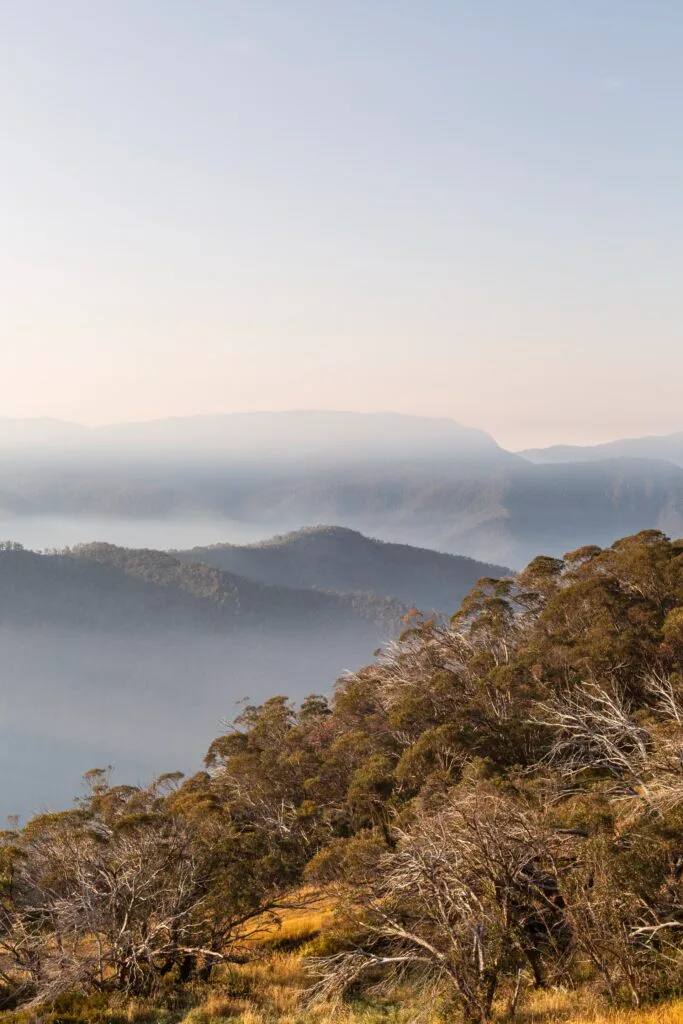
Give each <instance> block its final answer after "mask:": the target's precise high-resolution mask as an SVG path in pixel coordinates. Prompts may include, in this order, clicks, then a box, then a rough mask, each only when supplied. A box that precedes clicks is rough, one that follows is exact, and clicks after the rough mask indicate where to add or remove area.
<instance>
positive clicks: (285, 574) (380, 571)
mask: <svg viewBox="0 0 683 1024" xmlns="http://www.w3.org/2000/svg"><path fill="white" fill-rule="evenodd" d="M174 554H175V555H176V557H178V558H179V559H181V560H183V561H186V560H192V561H199V562H204V563H208V564H210V565H214V566H217V567H218V568H219V569H223V570H227V571H229V572H233V573H237V574H238V575H240V576H245V577H248V578H249V579H250V580H254V581H256V582H258V583H262V584H270V585H273V584H276V585H278V586H289V587H296V588H311V587H313V588H318V589H323V590H332V591H336V592H339V593H354V592H355V591H372V592H374V593H375V594H378V595H381V596H383V597H392V598H396V599H398V600H399V601H401V602H402V603H404V604H408V605H416V606H417V607H419V608H420V609H421V610H423V611H431V610H441V611H453V610H454V609H455V608H457V607H458V605H459V604H460V601H461V600H462V598H463V597H464V596H465V594H466V593H467V592H468V591H469V590H470V589H471V588H472V586H473V585H474V583H475V582H476V581H477V579H479V578H480V577H481V576H505V575H508V574H509V573H510V570H509V569H506V568H505V567H503V566H500V565H490V564H486V563H483V562H477V561H475V560H474V559H472V558H464V557H462V556H458V555H448V554H443V553H441V552H438V551H430V550H428V549H426V548H417V547H411V546H409V545H407V544H391V543H387V542H385V541H379V540H373V539H370V538H368V537H365V536H363V534H361V533H359V532H358V531H357V530H349V529H346V528H344V527H339V526H317V527H312V528H311V527H309V528H306V529H302V530H296V531H294V532H292V533H288V534H285V535H284V536H278V537H273V538H272V539H271V540H267V541H262V542H261V543H258V544H246V545H236V544H213V545H211V546H209V547H197V548H193V549H192V550H190V551H182V552H174Z"/></svg>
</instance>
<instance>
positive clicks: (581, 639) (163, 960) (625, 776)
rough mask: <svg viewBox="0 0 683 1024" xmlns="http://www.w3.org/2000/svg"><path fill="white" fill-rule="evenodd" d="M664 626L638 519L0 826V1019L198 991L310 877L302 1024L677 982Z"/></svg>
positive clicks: (304, 896)
mask: <svg viewBox="0 0 683 1024" xmlns="http://www.w3.org/2000/svg"><path fill="white" fill-rule="evenodd" d="M174 571H175V570H174ZM682 615H683V543H680V542H671V541H669V540H668V539H667V538H666V537H664V536H663V535H662V534H661V533H658V532H657V531H647V532H645V533H642V534H639V535H636V536H634V537H629V538H625V539H623V540H621V541H618V542H617V543H616V544H614V545H613V546H612V547H611V548H609V549H607V550H600V549H599V548H596V547H584V548H581V549H579V550H577V551H575V552H572V553H570V554H569V555H567V556H566V557H565V558H564V559H550V558H537V559H535V560H534V561H533V562H532V563H531V564H530V565H529V566H528V567H527V568H526V569H525V570H524V571H523V572H522V573H520V574H519V575H517V576H516V577H511V578H506V579H503V580H496V579H489V578H485V579H482V580H480V581H479V583H478V584H477V586H476V587H475V588H474V589H473V590H472V591H471V593H470V594H469V595H468V597H467V598H466V599H465V601H464V602H463V604H462V606H461V608H460V609H459V611H458V612H457V613H456V614H455V615H454V616H453V618H452V620H451V621H450V622H448V623H444V622H442V621H438V620H435V619H431V618H430V619H426V618H423V617H421V616H420V615H413V616H411V617H409V619H408V620H407V621H406V624H405V626H406V628H405V630H404V632H403V634H402V635H401V636H400V638H399V639H398V640H397V641H396V642H395V643H393V644H391V645H389V646H388V647H386V648H385V649H384V650H383V651H381V652H380V653H379V655H378V658H377V660H376V662H375V663H374V664H371V665H369V666H367V667H366V668H364V669H362V670H361V671H359V672H357V673H354V674H350V675H348V676H346V677H345V678H343V679H342V680H341V681H340V682H339V684H338V686H337V688H336V691H335V693H334V695H333V698H332V699H331V701H328V700H327V699H326V698H324V697H322V696H318V695H313V696H311V697H309V698H308V699H307V700H306V701H304V702H303V704H302V705H301V706H300V707H299V708H296V707H294V706H293V705H292V704H291V703H290V702H289V701H288V700H287V698H286V697H284V696H275V697H272V698H271V699H270V700H268V701H266V702H265V703H264V704H262V705H260V706H253V707H247V708H246V709H245V710H244V711H243V713H242V715H241V716H240V718H239V719H237V721H236V722H235V723H234V726H233V727H232V728H231V729H230V730H229V731H228V732H227V733H226V734H225V735H223V736H220V737H219V738H217V739H216V740H215V741H214V742H213V743H212V745H211V747H210V748H209V751H208V753H207V758H206V765H205V771H202V772H200V773H198V774H197V775H195V776H194V777H192V778H190V779H187V780H181V779H180V778H178V777H176V776H167V777H164V778H162V779H159V780H157V781H156V782H155V783H153V784H152V785H150V786H148V787H146V788H143V789H140V788H134V787H111V786H110V785H109V783H108V780H107V777H106V774H103V773H97V772H96V773H94V774H93V775H92V776H91V778H90V782H91V792H90V794H89V796H88V797H87V799H85V800H83V801H81V803H80V804H79V805H78V807H77V808H76V809H75V810H73V811H70V812H65V813H63V814H60V815H50V816H42V817H39V818H37V819H34V820H33V821H31V822H29V823H28V824H27V825H26V826H25V827H24V828H23V829H22V830H16V829H15V830H12V831H10V832H8V833H6V834H5V835H4V837H3V840H2V845H1V847H0V857H1V863H0V870H1V878H2V906H1V915H0V972H1V973H0V979H1V980H2V983H3V985H4V998H5V1004H6V1005H7V1006H8V1007H10V1006H14V1005H19V1004H22V1003H23V1004H26V1003H28V1004H29V1005H33V1004H35V1003H36V1002H37V1001H43V1002H44V1001H46V1000H47V1001H50V1000H52V1001H54V1000H55V999H57V998H59V997H60V993H62V994H63V993H66V992H67V991H69V990H74V989H76V990H79V991H81V992H82V993H84V994H85V995H87V994H89V993H90V994H92V993H96V992H103V993H109V994H111V993H116V992H118V993H121V992H125V993H128V994H129V995H138V996H140V995H142V996H146V997H147V996H150V995H151V994H154V993H161V992H163V991H164V989H165V986H167V985H169V984H170V985H172V986H175V987H176V988H178V987H182V986H184V985H189V984H197V983H200V982H201V983H204V982H206V981H207V980H208V979H210V978H211V977H214V978H216V977H218V976H219V972H220V971H221V970H223V969H225V965H226V964H228V963H237V962H243V961H247V962H251V961H253V960H254V958H257V959H258V957H259V956H262V955H263V952H264V949H265V948H268V949H269V950H271V951H272V950H273V949H275V948H277V939H273V935H274V934H275V935H276V934H277V933H276V932H275V933H274V932H273V927H274V925H275V924H276V923H277V921H278V919H279V917H280V916H281V915H282V914H283V913H284V912H285V911H286V909H287V908H288V907H293V906H297V905H298V906H302V905H305V904H307V903H308V902H310V901H314V900H315V899H316V892H315V887H316V886H317V887H320V888H322V887H324V889H325V891H326V893H327V898H328V899H329V900H333V902H334V906H335V925H334V927H333V928H331V929H330V928H326V929H325V936H324V937H323V936H321V937H320V940H316V941H314V942H313V944H312V945H311V934H310V931H307V929H306V928H303V929H302V930H301V931H300V932H299V933H297V932H296V930H294V932H293V933H292V936H291V944H293V945H296V944H297V943H299V942H300V943H301V944H306V943H308V944H309V949H308V954H309V956H308V971H309V977H308V983H307V984H308V997H309V999H310V1000H312V1003H311V1006H312V1009H311V1011H310V1012H311V1013H314V1014H315V1013H318V1012H319V1009H316V1005H317V1004H319V1003H320V1002H321V1001H322V1002H326V1001H327V1002H329V1001H330V1000H333V1001H334V1000H337V1001H339V1000H343V999H345V998H355V999H358V998H360V997H368V996H370V997H372V998H378V999H383V998H386V997H387V995H388V994H390V993H391V992H396V991H399V990H401V987H402V986H409V990H410V991H411V992H413V993H417V992H420V991H422V992H428V993H430V994H431V997H433V998H434V999H435V1000H437V1002H438V1003H439V1005H441V1006H442V1007H443V1013H444V1014H446V1015H448V1014H449V1013H451V1014H455V1013H457V1014H464V1016H465V1017H466V1018H467V1019H469V1020H471V1021H477V1022H485V1021H489V1020H491V1019H493V1017H494V1016H495V1015H496V1013H499V1012H500V1005H501V1000H503V1002H504V1003H505V1005H506V1006H507V1010H506V1012H508V1013H509V1014H510V1015H513V1014H514V1013H515V1012H517V1011H518V1010H519V1005H520V1000H522V999H523V997H524V996H525V994H526V993H527V992H528V990H529V988H530V987H531V986H536V987H537V988H538V989H544V988H546V987H548V986H557V985H561V986H563V987H564V988H567V989H571V988H572V987H574V986H580V985H582V984H584V983H586V982H589V983H590V984H591V985H593V986H595V987H597V989H599V990H600V991H602V992H603V993H604V994H605V995H606V996H607V997H608V998H609V999H610V1000H611V1001H612V1002H614V1003H619V1002H627V1003H631V1004H632V1005H634V1006H638V1005H639V1004H640V1003H641V1002H643V1001H647V1000H651V999H653V998H662V997H663V996H665V995H666V994H668V993H669V994H670V993H673V992H675V991H676V990H677V987H678V986H679V985H680V977H681V971H682V969H683V838H682V837H683V827H682V826H683V758H682V756H681V750H682V749H683V630H682V629H681V617H682ZM304 883H306V886H307V887H308V888H302V885H303V884H304ZM264 935H270V936H271V938H270V939H269V942H268V943H267V944H266V946H264V944H263V943H262V942H261V938H262V937H263V936H264ZM323 938H324V941H323ZM288 948H289V947H288ZM246 969H247V968H246V967H245V968H243V970H246ZM290 1010H291V1007H290V1008H289V1009H288V1012H290ZM339 1012H341V1011H339Z"/></svg>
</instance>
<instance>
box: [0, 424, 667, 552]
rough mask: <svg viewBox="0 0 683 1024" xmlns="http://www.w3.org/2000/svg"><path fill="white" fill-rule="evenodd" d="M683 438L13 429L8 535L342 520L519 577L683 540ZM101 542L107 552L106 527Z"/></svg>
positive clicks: (274, 527) (5, 492) (362, 428)
mask: <svg viewBox="0 0 683 1024" xmlns="http://www.w3.org/2000/svg"><path fill="white" fill-rule="evenodd" d="M22 432H23V433H22ZM681 437H683V435H671V436H670V437H669V438H668V439H667V438H645V439H641V440H640V441H623V442H615V443H614V445H612V446H599V451H598V449H571V450H569V449H562V450H561V453H560V454H561V456H562V457H561V459H560V460H559V461H558V459H559V456H557V449H549V450H545V451H544V452H526V453H522V454H515V453H512V452H507V451H505V450H504V449H502V448H501V447H500V446H499V445H497V444H496V442H495V441H494V440H493V438H491V437H490V436H489V435H487V434H486V433H484V432H483V431H478V430H472V429H470V428H467V427H462V426H460V425H459V424H457V423H455V422H454V421H452V420H448V419H431V418H428V417H411V416H399V415H393V414H389V413H386V414H376V415H362V414H356V413H334V412H291V413H253V414H244V415H234V416H219V417H191V418H187V419H182V418H179V419H171V420H159V421H154V422H150V423H139V424H123V425H120V426H112V427H101V428H97V429H94V430H88V429H86V428H83V427H78V426H75V425H73V424H55V423H54V422H52V421H30V422H28V423H23V422H18V421H9V420H4V421H0V472H1V478H2V484H1V486H0V529H2V531H3V533H4V536H5V537H10V538H11V537H13V536H16V532H15V531H13V525H14V524H17V523H20V522H21V521H24V520H26V519H29V518H30V519H31V520H33V519H36V520H41V519H42V520H43V521H45V522H46V521H47V519H48V518H49V517H65V518H69V520H70V521H76V520H79V519H81V520H82V521H84V522H85V520H86V519H88V517H90V518H91V519H92V518H93V517H98V519H105V520H106V519H107V518H109V519H111V518H112V517H117V518H118V519H126V520H131V521H133V520H136V521H138V522H139V521H142V520H152V519H154V518H157V519H160V520H161V519H163V520H164V521H166V522H169V521H173V519H174V518H175V519H176V520H177V521H178V522H181V521H182V523H183V524H184V528H183V531H182V537H183V539H182V540H181V541H180V543H178V542H174V541H173V540H171V541H168V540H167V541H166V544H165V546H166V545H172V546H176V547H182V548H186V547H188V546H189V545H188V544H187V542H186V540H185V538H187V537H188V533H190V534H191V524H192V521H193V518H197V517H202V518H203V519H210V520H212V521H213V522H215V529H213V530H212V531H211V539H214V538H215V540H216V541H218V540H225V541H232V540H236V539H241V538H242V537H244V536H245V534H246V533H247V530H246V527H248V536H249V539H251V538H252V537H255V536H256V537H259V536H260V537H265V536H269V535H272V534H275V533H285V532H289V531H292V530H297V529H298V528H299V527H300V526H301V524H302V523H315V522H328V523H335V524H337V525H339V526H343V527H347V528H349V529H351V530H356V531H361V532H362V533H364V534H366V535H369V536H373V537H378V538H380V539H382V540H384V541H390V542H394V543H400V544H409V545H413V546H417V547H424V548H431V549H437V550H440V551H445V552H448V553H452V554H460V555H469V556H471V557H474V558H478V559H480V560H482V561H485V562H494V563H502V564H505V565H512V566H514V567H520V566H521V565H523V564H525V562H526V561H528V560H529V559H530V558H531V557H533V556H534V555H535V554H537V553H538V551H539V550H542V551H545V552H546V553H548V554H555V555H561V554H563V553H564V552H565V551H567V550H569V549H570V548H572V547H575V546H577V545H579V544H582V543H584V542H585V541H586V539H590V540H591V541H592V542H595V543H598V544H602V545H605V544H609V543H611V542H612V541H613V540H614V539H615V538H616V537H618V536H622V535H624V534H627V533H634V532H637V531H638V530H641V529H646V528H650V527H658V528H660V529H663V530H664V531H665V532H667V533H670V534H675V535H679V534H680V533H683V453H680V452H679V449H680V438H681ZM677 438H678V440H677ZM677 445H679V448H677ZM587 452H588V454H586V453H587ZM677 452H679V454H677ZM562 453H563V454H562ZM571 453H573V454H571ZM667 453H668V456H669V457H668V458H665V457H663V456H664V455H667ZM653 454H656V455H657V457H656V458H654V457H651V456H652V455H653ZM607 455H609V456H610V457H605V456H607ZM645 456H646V457H645ZM679 461H680V462H681V463H682V464H678V462H679ZM3 519H4V523H3V522H2V520H3ZM242 527H244V529H242ZM48 532H49V531H48ZM38 533H40V531H38ZM84 533H85V526H84ZM87 535H88V537H93V536H95V537H98V538H101V539H103V540H106V539H107V532H106V524H105V527H102V528H99V527H98V530H97V532H94V531H93V529H88V530H87ZM204 535H205V534H204ZM0 536H1V534H0ZM179 536H180V531H179ZM45 543H47V541H46V542H45ZM134 543H135V542H134ZM138 543H140V542H138ZM235 557H236V556H235Z"/></svg>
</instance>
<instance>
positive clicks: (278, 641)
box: [0, 623, 373, 820]
mask: <svg viewBox="0 0 683 1024" xmlns="http://www.w3.org/2000/svg"><path fill="white" fill-rule="evenodd" d="M372 655H373V638H372V637H371V636H370V635H369V634H368V632H367V631H366V632H365V633H363V632H362V631H360V630H359V631H358V634H357V635H355V636H354V635H352V634H351V633H349V632H348V631H346V632H343V633H341V632H340V633H338V634H335V632H334V631H332V630H321V629H318V630H316V629H307V628H306V624H305V623H302V628H301V631H300V632H296V631H287V632H284V631H282V632H278V631H277V630H275V631H273V632H269V633H268V634H267V635H265V634H264V633H263V632H262V631H256V630H255V631H252V632H249V631H245V632H243V633H240V635H239V636H237V635H230V636H220V635H216V634H215V633H208V632H207V633H202V632H190V631H187V632H173V633H170V632H169V633H164V632H160V631H153V632H151V633H150V635H148V636H145V635H143V634H142V633H141V632H140V633H137V634H130V633H126V634H123V633H115V634H105V633H97V632H85V631H84V632H79V631H76V630H69V629H53V628H47V627H39V626H36V627H35V628H22V627H15V626H9V625H4V626H2V628H0V663H1V664H2V673H1V674H0V721H1V722H2V725H1V726H0V751H1V753H0V767H1V768H2V771H1V774H0V820H2V819H4V818H5V817H6V816H7V815H10V814H20V815H21V816H22V817H23V818H25V817H26V816H28V815H30V814H31V813H33V812H36V811H42V810H46V809H61V808H63V807H68V806H70V805H71V803H72V801H73V798H74V797H75V796H77V795H78V794H79V793H80V792H81V791H82V785H81V777H82V775H83V773H84V772H86V771H88V770H89V769H91V768H93V767H103V766H104V765H108V764H111V765H113V766H114V769H115V772H114V778H115V779H116V780H117V781H119V782H125V783H130V784H138V783H145V782H147V781H149V780H150V779H151V778H153V777H154V776H156V775H158V774H160V773H162V772H165V771H175V770H179V771H182V772H185V773H192V772H194V771H197V770H199V769H200V768H201V765H202V757H203V755H204V753H205V752H206V749H207V747H208V745H209V743H210V742H211V740H212V739H214V738H215V737H216V736H217V735H219V733H220V732H221V731H223V730H224V729H225V728H226V727H227V725H226V723H227V722H229V721H230V720H232V719H233V718H234V717H235V715H236V714H238V713H239V709H240V707H241V702H243V701H244V700H245V699H246V700H247V701H248V702H253V701H255V702H258V701H261V700H264V699H266V698H267V697H269V696H272V695H273V694H286V695H288V696H290V697H291V698H292V699H293V700H295V701H299V700H301V699H302V698H303V697H304V696H306V695H307V694H308V693H311V692H315V693H328V694H329V693H330V692H331V690H332V688H333V685H334V682H335V680H336V679H337V678H338V677H339V676H340V675H341V674H342V673H343V671H344V670H345V669H353V668H357V667H358V666H360V665H361V664H364V663H366V662H368V661H370V660H372Z"/></svg>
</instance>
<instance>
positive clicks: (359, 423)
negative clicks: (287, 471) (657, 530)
mask: <svg viewBox="0 0 683 1024" xmlns="http://www.w3.org/2000/svg"><path fill="white" fill-rule="evenodd" d="M60 445H61V446H63V447H64V449H65V454H68V455H69V456H70V457H73V455H74V454H80V455H82V456H83V457H85V456H87V455H92V454H95V453H97V454H98V455H99V456H100V457H108V458H111V457H117V456H118V457H121V456H124V455H125V456H133V457H135V458H136V459H139V458H149V457H150V456H154V457H157V458H161V457H165V456H168V455H169V454H170V455H172V456H173V457H174V458H175V459H181V458H182V457H183V456H184V455H194V456H195V457H212V456H216V455H219V454H220V455H221V456H223V457H228V458H230V459H234V460H236V461H238V462H243V461H244V460H245V459H247V460H248V459H257V460H259V461H261V460H265V461H268V460H271V459H272V458H273V457H274V456H275V455H277V457H278V458H287V459H300V458H307V459H311V458H312V459H314V460H320V459H323V460H325V459H327V460H330V459H332V460H335V461H338V460H341V461H348V460H349V459H352V460H353V461H358V460H362V461H373V460H378V459H379V460H386V459H400V460H405V459H413V458H416V457H419V458H428V459H445V458H446V459H448V458H450V459H453V458H456V459H465V460H471V459H476V460H477V461H482V460H484V461H492V462H500V463H506V464H507V463H514V462H518V461H520V459H519V457H518V456H517V455H514V454H513V453H511V452H508V451H506V450H505V449H503V448H501V447H500V446H499V445H498V444H497V443H496V441H495V440H494V439H493V438H492V437H491V435H490V434H487V433H486V432H485V431H483V430H478V429H476V428H473V427H466V426H463V425H462V424H460V423H457V422H456V421H455V420H453V419H449V418H447V417H429V416H407V415H403V414H400V413H390V412H387V413H349V412H335V411H317V410H296V411H291V412H253V413H230V414H226V415H217V416H186V417H171V418H168V419H158V420H149V421H147V422H138V423H119V424H112V425H109V426H98V427H91V428H88V427H83V426H81V425H79V424H74V423H66V422H62V421H59V420H50V419H35V420H17V419H11V418H8V417H4V418H3V417H0V453H2V454H5V455H7V454H11V453H12V452H13V451H18V452H20V453H22V454H23V455H24V456H25V455H26V454H27V453H31V454H32V455H33V457H39V456H40V455H41V453H43V452H50V453H52V454H54V451H55V449H58V448H59V447H60Z"/></svg>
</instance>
